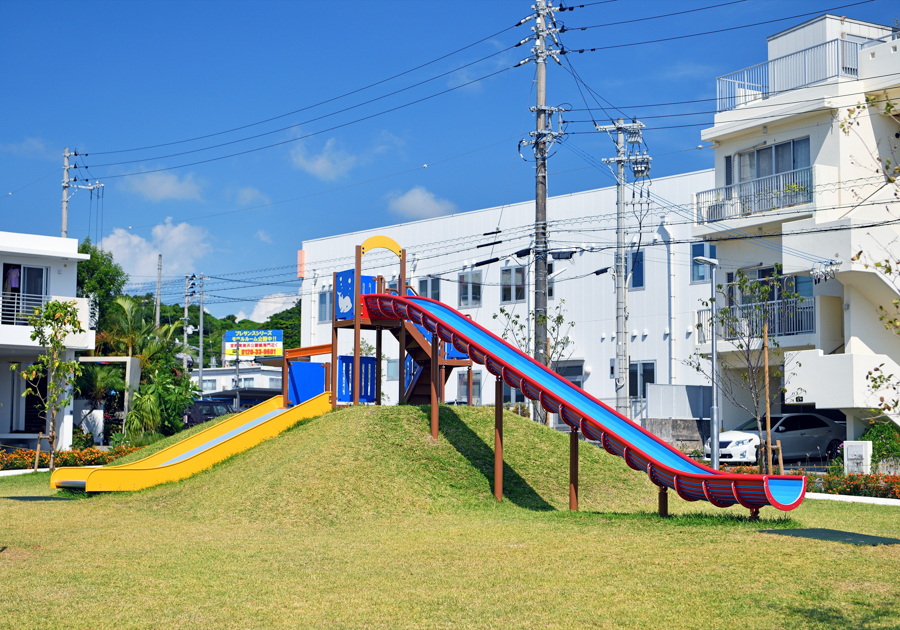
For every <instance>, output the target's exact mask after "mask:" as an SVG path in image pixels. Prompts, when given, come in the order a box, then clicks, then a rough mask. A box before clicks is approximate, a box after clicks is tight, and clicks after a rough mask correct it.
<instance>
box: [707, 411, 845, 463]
mask: <svg viewBox="0 0 900 630" xmlns="http://www.w3.org/2000/svg"><path fill="white" fill-rule="evenodd" d="M771 421H772V442H773V443H774V442H775V441H776V440H781V448H782V451H783V452H782V456H783V457H784V459H810V460H816V461H821V460H830V459H834V457H835V456H836V455H837V449H838V447H839V446H840V445H841V443H842V442H843V440H844V436H845V435H846V432H847V429H846V424H845V423H841V422H835V421H834V420H830V419H829V418H826V417H825V416H820V415H819V414H816V413H789V414H786V415H783V416H772V419H771ZM763 435H765V421H763ZM760 442H761V440H760V435H759V433H758V432H757V426H756V418H751V419H750V420H747V421H746V422H745V423H743V424H741V425H740V426H738V427H737V428H736V429H732V430H731V431H725V432H724V433H721V434H719V461H721V462H723V463H728V462H736V463H745V464H755V463H756V457H757V453H758V450H757V448H756V447H757V446H758V445H759V444H760ZM710 450H711V446H710V440H706V446H705V448H704V451H703V452H704V459H710V455H711V453H710Z"/></svg>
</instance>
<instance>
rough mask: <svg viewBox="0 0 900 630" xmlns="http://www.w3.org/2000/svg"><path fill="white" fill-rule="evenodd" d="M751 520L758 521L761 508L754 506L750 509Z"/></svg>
mask: <svg viewBox="0 0 900 630" xmlns="http://www.w3.org/2000/svg"><path fill="white" fill-rule="evenodd" d="M750 520H751V521H758V520H759V508H754V509H752V510H750Z"/></svg>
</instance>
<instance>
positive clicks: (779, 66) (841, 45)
mask: <svg viewBox="0 0 900 630" xmlns="http://www.w3.org/2000/svg"><path fill="white" fill-rule="evenodd" d="M859 48H860V44H859V43H857V42H851V41H847V40H844V39H833V40H831V41H827V42H825V43H824V44H818V45H816V46H811V47H809V48H806V49H804V50H799V51H797V52H795V53H791V54H790V55H785V56H784V57H779V58H777V59H772V60H771V61H766V62H764V63H761V64H757V65H755V66H751V67H749V68H744V69H743V70H738V71H737V72H732V73H731V74H726V75H725V76H722V77H719V78H718V79H716V96H717V97H718V111H720V112H725V111H728V110H731V109H734V108H735V107H738V106H740V105H744V104H745V103H749V102H751V101H755V100H757V99H760V98H768V97H769V96H772V95H773V94H778V93H780V92H788V91H790V90H796V89H798V88H802V87H806V86H808V85H813V84H814V83H818V82H820V81H825V80H827V79H831V78H834V77H851V78H854V79H855V78H857V77H858V76H859Z"/></svg>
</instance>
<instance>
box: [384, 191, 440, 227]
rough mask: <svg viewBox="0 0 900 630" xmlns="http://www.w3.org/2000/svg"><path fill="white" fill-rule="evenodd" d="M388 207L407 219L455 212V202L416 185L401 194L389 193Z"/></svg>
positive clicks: (426, 217)
mask: <svg viewBox="0 0 900 630" xmlns="http://www.w3.org/2000/svg"><path fill="white" fill-rule="evenodd" d="M388 209H390V211H391V212H393V213H395V214H399V215H400V216H402V217H406V218H407V219H428V218H431V217H439V216H441V215H443V214H450V213H452V212H455V211H456V204H455V203H453V202H452V201H450V200H449V199H441V198H439V197H435V195H434V193H432V192H429V191H428V190H426V189H425V187H424V186H416V187H414V188H411V189H410V190H408V191H407V192H405V193H403V194H402V195H401V194H399V193H394V194H393V195H390V198H389V200H388Z"/></svg>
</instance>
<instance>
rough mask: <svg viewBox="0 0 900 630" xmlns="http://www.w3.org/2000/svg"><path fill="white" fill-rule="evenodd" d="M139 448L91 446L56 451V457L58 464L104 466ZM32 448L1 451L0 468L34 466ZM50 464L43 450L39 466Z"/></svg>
mask: <svg viewBox="0 0 900 630" xmlns="http://www.w3.org/2000/svg"><path fill="white" fill-rule="evenodd" d="M137 450H139V449H138V447H136V446H131V445H130V444H129V445H125V446H117V447H115V448H111V449H110V450H108V451H101V450H100V449H97V448H94V447H91V448H86V449H83V450H80V451H56V453H55V455H54V457H55V461H56V465H57V466H103V465H104V464H109V463H110V462H114V461H115V460H117V459H119V458H120V457H124V456H125V455H128V454H129V453H133V452H135V451H137ZM34 453H35V451H34V450H32V449H17V450H15V451H13V452H11V453H6V452H0V470H21V469H23V468H31V467H32V466H34ZM49 466H50V453H49V452H48V451H41V454H40V459H39V461H38V468H47V467H49Z"/></svg>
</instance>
